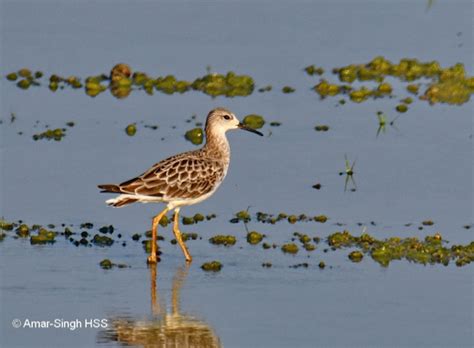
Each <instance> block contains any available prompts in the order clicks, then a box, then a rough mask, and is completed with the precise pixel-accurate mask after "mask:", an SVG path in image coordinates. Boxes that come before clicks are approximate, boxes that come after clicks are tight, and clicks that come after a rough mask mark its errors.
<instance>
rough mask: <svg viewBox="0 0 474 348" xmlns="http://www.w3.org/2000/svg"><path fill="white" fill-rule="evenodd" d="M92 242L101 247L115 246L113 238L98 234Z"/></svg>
mask: <svg viewBox="0 0 474 348" xmlns="http://www.w3.org/2000/svg"><path fill="white" fill-rule="evenodd" d="M91 242H92V243H93V244H95V245H97V246H100V247H105V246H111V245H112V244H114V240H113V239H112V238H110V237H107V236H101V235H98V234H96V235H94V238H92V241H91Z"/></svg>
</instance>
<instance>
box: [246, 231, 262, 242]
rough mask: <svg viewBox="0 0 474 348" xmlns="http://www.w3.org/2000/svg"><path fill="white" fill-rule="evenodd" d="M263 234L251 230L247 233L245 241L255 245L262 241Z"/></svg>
mask: <svg viewBox="0 0 474 348" xmlns="http://www.w3.org/2000/svg"><path fill="white" fill-rule="evenodd" d="M263 237H265V235H264V234H261V233H258V232H257V231H252V232H249V233H247V243H249V244H252V245H255V244H258V243H260V242H261V241H262V239H263Z"/></svg>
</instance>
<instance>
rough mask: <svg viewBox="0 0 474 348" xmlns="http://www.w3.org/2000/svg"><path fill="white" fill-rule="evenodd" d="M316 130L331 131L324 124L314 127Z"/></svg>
mask: <svg viewBox="0 0 474 348" xmlns="http://www.w3.org/2000/svg"><path fill="white" fill-rule="evenodd" d="M314 130H315V131H316V132H327V131H328V130H329V126H327V125H325V124H322V125H317V126H315V127H314Z"/></svg>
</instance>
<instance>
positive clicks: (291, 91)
mask: <svg viewBox="0 0 474 348" xmlns="http://www.w3.org/2000/svg"><path fill="white" fill-rule="evenodd" d="M281 91H282V92H283V93H285V94H289V93H294V92H295V89H294V88H293V87H290V86H284V87H283V88H282V89H281Z"/></svg>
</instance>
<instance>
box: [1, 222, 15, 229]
mask: <svg viewBox="0 0 474 348" xmlns="http://www.w3.org/2000/svg"><path fill="white" fill-rule="evenodd" d="M14 228H15V224H13V223H12V222H8V221H6V220H4V219H0V230H2V231H12V230H13V229H14Z"/></svg>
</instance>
